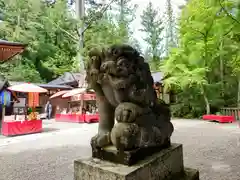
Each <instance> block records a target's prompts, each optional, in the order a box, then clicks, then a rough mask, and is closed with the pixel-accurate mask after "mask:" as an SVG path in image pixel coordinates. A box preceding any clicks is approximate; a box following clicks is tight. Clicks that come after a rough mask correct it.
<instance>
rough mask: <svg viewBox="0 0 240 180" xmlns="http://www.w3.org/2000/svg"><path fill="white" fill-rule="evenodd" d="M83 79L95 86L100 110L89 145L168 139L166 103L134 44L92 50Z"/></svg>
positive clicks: (153, 143) (125, 145)
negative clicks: (97, 124)
mask: <svg viewBox="0 0 240 180" xmlns="http://www.w3.org/2000/svg"><path fill="white" fill-rule="evenodd" d="M86 80H87V82H88V84H89V86H90V88H92V89H94V90H95V93H96V96H97V105H98V109H99V114H100V121H99V129H98V134H97V135H96V136H94V137H93V138H92V142H91V144H92V146H95V147H104V146H106V145H110V144H113V145H114V146H116V148H118V149H122V150H131V149H135V148H143V147H156V146H163V145H165V144H169V143H170V136H171V135H172V132H173V125H172V123H171V122H170V110H169V107H168V106H167V105H166V104H164V103H160V102H159V101H158V99H157V96H156V93H155V91H154V88H153V83H154V82H153V78H152V76H151V72H150V69H149V65H148V64H147V63H146V62H144V58H143V57H141V56H140V54H139V53H138V52H137V51H136V50H135V49H134V48H132V47H131V46H128V45H113V46H111V47H110V48H108V49H103V50H101V51H99V50H92V51H91V52H90V53H89V61H88V65H87V76H86ZM115 121H116V123H115Z"/></svg>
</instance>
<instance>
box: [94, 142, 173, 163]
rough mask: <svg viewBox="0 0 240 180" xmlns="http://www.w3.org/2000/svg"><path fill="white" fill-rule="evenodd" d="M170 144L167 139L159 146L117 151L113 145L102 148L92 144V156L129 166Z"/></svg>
mask: <svg viewBox="0 0 240 180" xmlns="http://www.w3.org/2000/svg"><path fill="white" fill-rule="evenodd" d="M170 145H171V144H170V141H168V142H166V143H165V144H164V145H163V146H161V147H150V148H138V149H134V150H131V151H119V150H117V149H116V147H114V146H107V147H104V148H97V147H94V146H92V157H93V158H98V159H101V160H106V161H111V162H114V163H118V164H123V165H127V166H131V165H133V164H135V163H137V162H138V161H139V160H143V159H144V158H145V157H147V156H151V155H152V154H154V153H156V152H159V151H161V150H163V149H164V148H168V147H170Z"/></svg>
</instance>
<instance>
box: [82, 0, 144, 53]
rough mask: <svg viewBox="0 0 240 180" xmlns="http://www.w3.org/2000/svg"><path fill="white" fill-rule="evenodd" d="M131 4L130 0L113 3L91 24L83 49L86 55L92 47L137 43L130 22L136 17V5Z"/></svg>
mask: <svg viewBox="0 0 240 180" xmlns="http://www.w3.org/2000/svg"><path fill="white" fill-rule="evenodd" d="M129 4H130V1H126V0H123V4H121V3H116V4H113V5H112V6H111V8H110V9H109V10H108V11H106V12H104V13H103V14H102V18H100V19H98V20H97V21H95V22H94V23H92V24H91V26H90V28H88V29H87V30H86V32H85V33H84V49H83V50H82V54H83V56H84V57H86V56H87V53H88V52H89V50H90V49H92V48H96V49H98V48H102V47H108V46H109V45H113V44H123V43H126V44H137V42H136V40H135V39H134V38H133V37H132V35H131V34H132V33H131V31H130V28H129V24H130V22H131V21H132V20H133V19H134V18H135V16H134V12H135V9H136V6H135V5H134V6H130V5H129ZM93 13H94V12H93ZM95 14H96V12H95ZM139 50H140V48H139Z"/></svg>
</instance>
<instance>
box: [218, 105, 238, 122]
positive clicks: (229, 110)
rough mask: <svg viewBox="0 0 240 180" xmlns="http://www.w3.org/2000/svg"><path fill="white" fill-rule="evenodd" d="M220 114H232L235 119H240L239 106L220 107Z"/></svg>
mask: <svg viewBox="0 0 240 180" xmlns="http://www.w3.org/2000/svg"><path fill="white" fill-rule="evenodd" d="M220 112H221V114H223V115H226V116H234V117H235V119H236V120H240V108H221V109H220Z"/></svg>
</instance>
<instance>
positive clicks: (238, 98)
mask: <svg viewBox="0 0 240 180" xmlns="http://www.w3.org/2000/svg"><path fill="white" fill-rule="evenodd" d="M237 105H238V107H240V75H238V95H237Z"/></svg>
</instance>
